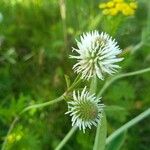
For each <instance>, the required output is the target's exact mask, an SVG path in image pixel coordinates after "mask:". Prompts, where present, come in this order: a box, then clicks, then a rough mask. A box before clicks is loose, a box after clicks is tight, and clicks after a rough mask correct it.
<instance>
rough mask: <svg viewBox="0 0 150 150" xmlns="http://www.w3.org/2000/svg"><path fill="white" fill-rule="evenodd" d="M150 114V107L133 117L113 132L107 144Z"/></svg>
mask: <svg viewBox="0 0 150 150" xmlns="http://www.w3.org/2000/svg"><path fill="white" fill-rule="evenodd" d="M149 115H150V108H149V109H147V110H146V111H144V112H143V113H141V114H140V115H138V116H137V117H135V118H134V119H132V120H131V121H129V122H127V123H126V124H124V125H123V126H122V127H120V128H119V129H118V130H116V131H115V132H114V133H113V134H111V135H110V136H109V137H108V138H107V139H106V144H108V143H110V142H111V141H112V140H113V139H115V138H116V137H117V136H118V135H120V134H121V133H122V132H124V131H125V130H127V129H129V128H130V127H132V126H133V125H135V124H136V123H138V122H139V121H141V120H143V119H144V118H146V117H148V116H149Z"/></svg>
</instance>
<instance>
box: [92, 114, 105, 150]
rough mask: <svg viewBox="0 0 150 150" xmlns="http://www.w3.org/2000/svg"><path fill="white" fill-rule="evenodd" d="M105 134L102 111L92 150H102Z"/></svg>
mask: <svg viewBox="0 0 150 150" xmlns="http://www.w3.org/2000/svg"><path fill="white" fill-rule="evenodd" d="M106 135H107V122H106V115H105V113H103V118H102V120H101V124H99V125H98V127H97V131H96V137H95V142H94V147H93V150H104V149H105V141H106Z"/></svg>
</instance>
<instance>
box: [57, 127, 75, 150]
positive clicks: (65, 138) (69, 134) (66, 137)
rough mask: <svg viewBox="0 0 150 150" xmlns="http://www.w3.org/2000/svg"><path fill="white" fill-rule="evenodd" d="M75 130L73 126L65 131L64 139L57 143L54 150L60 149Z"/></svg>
mask: <svg viewBox="0 0 150 150" xmlns="http://www.w3.org/2000/svg"><path fill="white" fill-rule="evenodd" d="M76 130H77V127H76V126H74V127H72V128H71V130H70V131H69V132H68V133H67V135H66V136H65V137H64V139H63V140H62V141H61V142H60V143H59V145H58V146H57V147H56V148H55V150H60V149H62V147H63V146H64V145H65V144H66V143H67V142H68V140H69V139H70V138H71V136H72V135H73V133H74V132H75V131H76Z"/></svg>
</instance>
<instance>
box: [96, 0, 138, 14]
mask: <svg viewBox="0 0 150 150" xmlns="http://www.w3.org/2000/svg"><path fill="white" fill-rule="evenodd" d="M99 8H100V9H103V14H104V15H111V16H115V15H117V14H118V13H122V14H123V15H125V16H132V15H134V14H135V10H136V9H137V2H135V1H133V2H129V3H127V2H125V1H124V0H110V1H109V2H106V3H101V4H100V5H99Z"/></svg>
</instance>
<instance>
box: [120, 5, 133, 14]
mask: <svg viewBox="0 0 150 150" xmlns="http://www.w3.org/2000/svg"><path fill="white" fill-rule="evenodd" d="M122 13H123V14H124V15H125V16H130V15H134V10H133V9H132V8H130V7H129V6H127V7H125V8H124V9H123V10H122Z"/></svg>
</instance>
